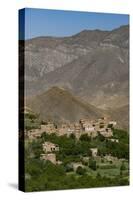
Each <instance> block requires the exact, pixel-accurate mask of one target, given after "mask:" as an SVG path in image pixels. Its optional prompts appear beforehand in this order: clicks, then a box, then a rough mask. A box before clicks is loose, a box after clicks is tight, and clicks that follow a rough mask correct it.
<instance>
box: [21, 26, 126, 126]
mask: <svg viewBox="0 0 133 200" xmlns="http://www.w3.org/2000/svg"><path fill="white" fill-rule="evenodd" d="M21 42H22V41H21ZM23 53H24V52H23V42H22V45H21V43H20V60H21V58H22V59H23V55H25V96H26V98H27V99H34V100H35V102H38V103H36V105H35V108H34V109H35V110H36V111H37V109H36V108H38V112H40V113H41V115H43V116H44V114H46V111H47V115H51V113H52V111H50V105H49V107H48V108H49V109H47V108H44V105H45V104H44V103H42V102H41V99H43V97H44V102H45V103H46V105H47V103H49V102H51V105H54V102H53V100H55V99H54V98H53V97H54V95H51V96H52V97H50V94H51V93H50V91H51V89H50V88H53V87H57V88H58V90H59V88H64V91H65V94H66V93H67V95H65V94H64V99H63V101H64V102H67V100H65V98H66V99H69V100H68V102H69V103H70V104H71V103H72V102H71V101H70V99H72V97H71V95H70V94H72V96H73V98H76V100H75V101H76V102H77V101H78V102H80V103H79V104H80V109H79V110H78V109H77V110H78V115H77V118H78V116H83V113H84V114H85V115H88V111H85V109H83V107H84V106H83V107H82V106H81V104H82V102H87V103H85V105H86V104H87V105H89V104H91V105H93V106H94V108H95V109H97V108H99V109H103V110H106V111H107V113H108V112H109V114H110V115H111V116H112V117H113V118H114V119H115V118H116V120H118V123H119V124H120V125H122V126H123V125H124V124H125V125H124V127H128V118H127V117H126V119H125V116H128V107H127V105H128V102H129V26H128V25H126V26H121V27H119V28H117V29H114V30H112V31H102V30H83V31H81V32H80V33H77V34H75V35H72V36H70V37H37V38H33V39H30V40H26V41H25V54H23ZM21 69H22V70H23V62H21V65H20V70H21ZM58 90H57V91H58ZM48 91H49V92H48ZM52 91H53V90H52ZM57 91H56V95H55V96H59V97H60V99H62V98H63V96H60V95H57ZM49 93H50V94H49ZM53 93H55V92H53ZM46 96H47V98H46ZM68 96H69V97H70V98H68ZM75 96H76V97H75ZM77 97H78V98H77ZM50 98H53V99H52V100H50ZM57 99H58V98H57ZM79 99H80V100H79ZM75 101H74V102H75ZM57 102H59V100H58V101H57ZM39 104H40V105H39ZM32 105H34V104H32ZM55 105H56V104H55ZM61 105H62V104H61ZM72 105H73V104H72ZM76 105H77V104H76ZM83 105H84V103H83ZM73 106H75V104H74V105H73ZM33 107H34V106H33ZM68 107H69V106H68V104H67V105H66V108H68ZM77 107H78V108H79V105H78V106H77ZM77 107H76V108H77ZM81 107H82V109H81ZM40 108H41V109H40ZM70 108H71V109H72V106H70ZM87 108H88V106H87ZM43 109H44V111H43ZM51 109H52V110H53V111H54V113H55V114H54V116H55V118H58V117H59V118H60V117H61V116H57V117H56V113H58V112H59V111H58V109H56V107H55V108H54V106H53V107H51ZM59 109H60V108H59ZM99 109H98V110H99ZM61 110H63V111H62V112H61V113H60V112H59V113H60V114H61V115H62V120H63V118H64V119H67V120H68V118H69V117H70V119H71V120H75V119H76V118H75V110H73V109H72V112H74V114H73V115H72V112H71V115H69V112H68V116H69V117H67V116H64V115H65V114H66V113H67V109H65V108H64V105H63V106H62V108H61ZM83 110H84V111H83ZM64 111H65V112H66V113H65V114H64ZM80 111H81V114H80ZM43 112H44V114H43ZM103 112H104V111H103ZM125 113H126V114H125ZM52 115H53V113H52ZM57 115H58V114H57ZM92 116H93V115H92Z"/></svg>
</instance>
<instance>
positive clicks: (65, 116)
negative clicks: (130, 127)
mask: <svg viewBox="0 0 133 200" xmlns="http://www.w3.org/2000/svg"><path fill="white" fill-rule="evenodd" d="M26 103H27V105H28V106H29V107H30V108H31V109H32V110H33V111H34V112H36V113H38V114H39V115H40V117H41V118H42V119H45V120H48V119H51V120H53V121H55V122H57V123H59V122H76V121H78V120H79V119H81V118H85V117H87V118H90V119H97V118H99V117H101V116H102V112H101V111H100V110H99V109H97V108H95V107H94V106H92V105H90V104H87V103H85V102H82V101H80V100H79V98H77V97H75V96H73V95H72V94H71V93H70V92H68V91H66V90H64V89H63V88H58V87H52V88H51V89H49V90H48V91H46V92H45V93H43V94H41V95H37V96H35V97H32V98H29V99H27V100H26Z"/></svg>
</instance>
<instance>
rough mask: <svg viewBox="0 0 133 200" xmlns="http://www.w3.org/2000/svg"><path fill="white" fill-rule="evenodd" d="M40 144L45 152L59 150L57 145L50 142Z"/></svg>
mask: <svg viewBox="0 0 133 200" xmlns="http://www.w3.org/2000/svg"><path fill="white" fill-rule="evenodd" d="M42 146H43V151H44V152H45V153H48V152H55V151H59V146H58V145H57V144H53V143H52V142H44V144H43V145H42Z"/></svg>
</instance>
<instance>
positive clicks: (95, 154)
mask: <svg viewBox="0 0 133 200" xmlns="http://www.w3.org/2000/svg"><path fill="white" fill-rule="evenodd" d="M90 150H91V153H92V157H97V154H98V149H97V148H91V149H90Z"/></svg>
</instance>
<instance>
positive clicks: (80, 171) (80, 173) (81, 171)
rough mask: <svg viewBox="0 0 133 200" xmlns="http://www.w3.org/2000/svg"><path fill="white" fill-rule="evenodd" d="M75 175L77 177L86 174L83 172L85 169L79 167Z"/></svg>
mask: <svg viewBox="0 0 133 200" xmlns="http://www.w3.org/2000/svg"><path fill="white" fill-rule="evenodd" d="M76 173H77V174H79V175H84V174H85V173H86V170H85V168H83V167H81V166H79V167H78V168H77V170H76Z"/></svg>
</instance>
